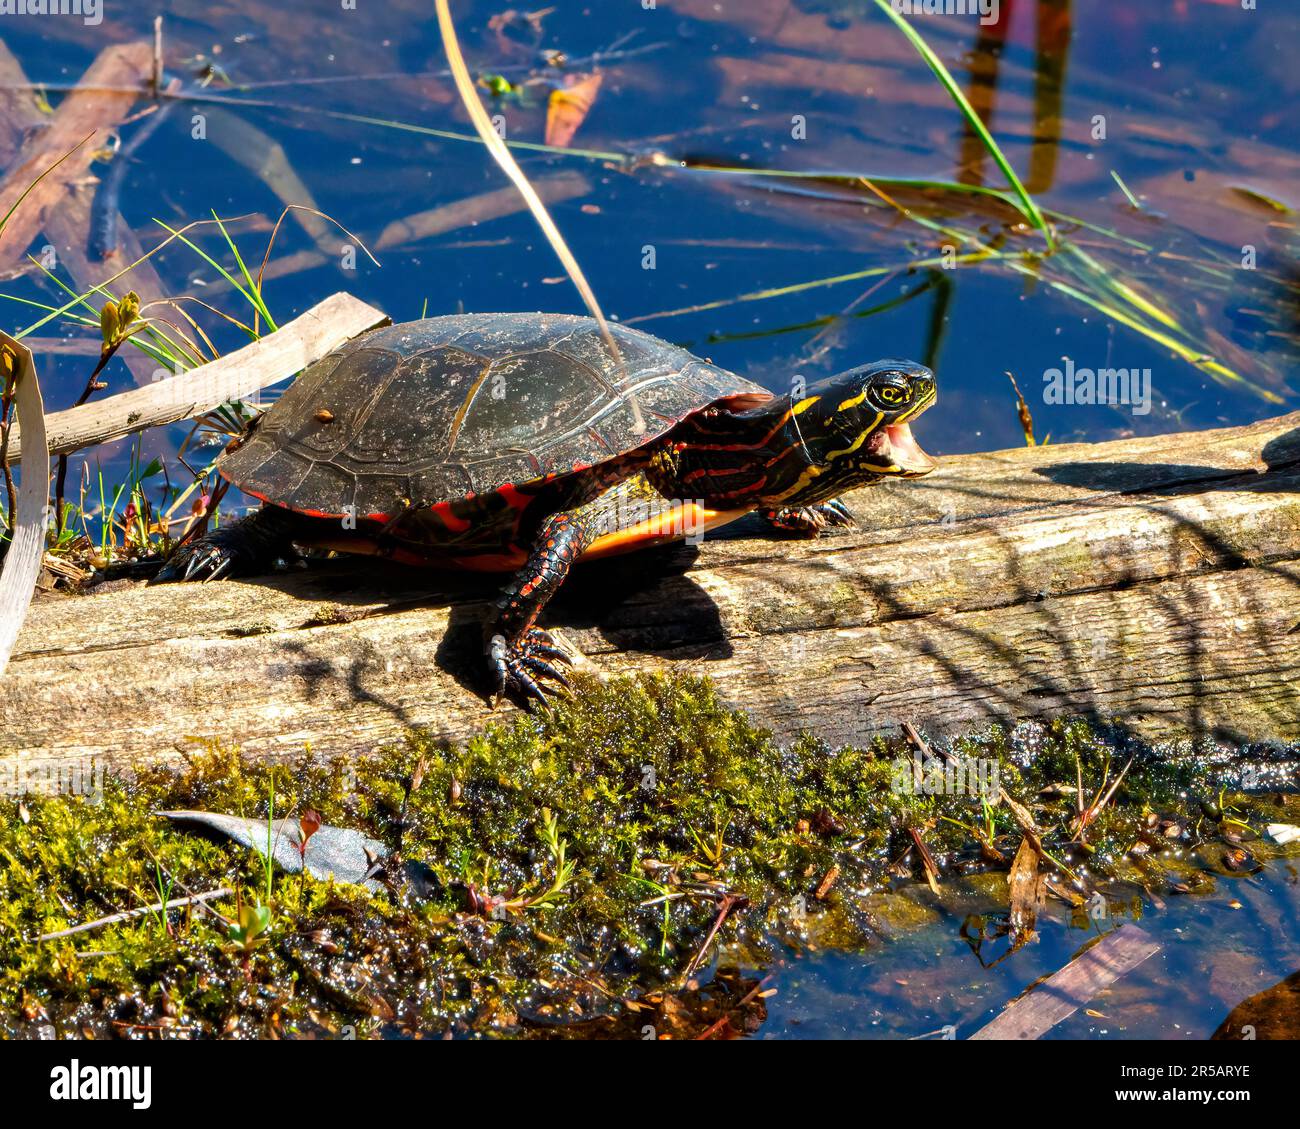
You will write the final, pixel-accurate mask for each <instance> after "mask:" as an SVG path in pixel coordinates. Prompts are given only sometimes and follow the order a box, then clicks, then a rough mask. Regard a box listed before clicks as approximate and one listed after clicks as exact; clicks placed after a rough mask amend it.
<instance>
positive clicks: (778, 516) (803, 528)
mask: <svg viewBox="0 0 1300 1129" xmlns="http://www.w3.org/2000/svg"><path fill="white" fill-rule="evenodd" d="M763 516H764V517H765V518H766V519H767V520H768V522H770V523H771V524H772V525H773V526H775V527H776V528H777V529H780V530H782V531H784V532H786V533H794V534H796V535H798V536H800V537H809V538H812V537H818V536H820V535H821V534H822V533H824V532H825V531H826V530H827V529H831V528H841V529H852V528H854V527H855V526H856V525H857V524H858V523H857V521H856V520H855V519H854V517H853V514H852V513H851V512H850V511H849V508H848V506H846V505H845V504H844V503H843V502H841V501H840V500H839V499H838V498H831V499H830V500H829V501H827V502H820V503H818V504H817V505H815V506H790V507H788V508H786V509H779V510H778V509H770V510H764V511H763Z"/></svg>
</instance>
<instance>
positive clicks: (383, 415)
mask: <svg viewBox="0 0 1300 1129" xmlns="http://www.w3.org/2000/svg"><path fill="white" fill-rule="evenodd" d="M610 330H611V332H612V334H613V336H614V340H615V341H616V342H617V344H618V348H619V351H620V353H621V354H622V364H619V363H618V362H617V361H615V360H614V358H612V357H611V356H609V354H608V350H607V348H606V345H605V343H604V341H603V339H602V338H601V335H600V331H599V329H598V328H597V324H596V322H595V321H594V320H593V319H591V318H584V317H574V316H570V315H565V314H541V313H536V314H534V313H514V314H461V315H456V316H450V317H439V318H428V319H426V320H423V321H413V322H407V323H404V324H402V325H393V326H389V327H387V328H384V329H379V330H376V331H374V332H373V333H370V334H368V335H366V336H365V337H362V338H359V339H357V340H355V341H352V342H349V343H348V344H347V345H344V346H343V347H342V348H340V349H338V350H336V351H335V352H333V353H331V354H330V355H329V356H327V357H324V358H322V359H321V360H319V361H317V362H316V363H315V364H313V365H311V366H310V367H309V368H307V369H306V370H305V371H304V372H303V373H302V374H301V375H300V376H299V377H298V379H297V380H296V381H294V383H293V384H292V385H291V386H290V387H289V388H288V389H287V390H286V391H285V393H284V395H283V397H282V398H281V399H280V400H279V401H277V402H276V403H275V404H274V405H273V406H272V407H271V408H270V409H269V410H268V411H267V412H266V413H265V414H264V415H263V416H262V417H261V418H260V419H259V421H258V423H257V426H256V427H255V428H254V429H253V430H252V432H251V434H249V435H248V436H246V437H245V438H244V439H243V440H242V441H241V442H238V443H236V444H233V445H232V446H231V448H230V449H229V450H228V451H227V452H226V454H224V455H223V456H222V458H221V461H220V463H219V464H218V469H219V470H220V471H221V473H222V475H223V476H225V477H226V478H228V479H229V480H230V481H231V482H232V483H234V484H235V485H236V486H238V487H239V488H240V489H242V490H245V491H247V492H248V493H250V494H253V495H255V496H257V497H259V498H261V499H263V500H264V501H268V502H272V503H275V504H277V505H280V506H285V507H287V508H288V509H292V510H297V511H300V512H304V513H311V514H315V515H325V516H342V515H345V514H354V515H364V516H372V515H373V516H377V517H382V516H383V515H387V514H391V513H394V512H396V511H397V510H399V509H402V508H405V507H407V506H409V505H416V506H431V505H435V504H437V503H440V502H450V501H453V500H457V499H463V498H465V497H469V496H474V495H483V494H487V493H489V492H491V491H498V490H500V489H502V488H503V487H508V486H510V485H519V484H523V483H527V482H530V481H534V480H537V479H540V478H546V477H548V476H556V477H559V476H565V475H571V474H574V473H581V472H583V471H585V470H587V468H589V467H591V466H593V465H596V464H599V463H601V462H604V461H605V460H607V459H610V458H612V457H614V456H616V455H620V454H624V453H626V452H628V451H631V450H634V449H636V448H637V447H641V446H643V445H645V444H647V443H649V442H652V441H653V440H654V439H656V438H658V437H659V436H660V435H663V434H664V433H665V432H666V431H668V430H669V429H670V428H671V427H672V426H673V425H674V424H676V423H678V422H679V421H680V420H681V419H683V418H684V417H685V416H687V415H689V414H691V413H692V412H694V411H697V410H698V409H700V408H703V407H705V406H707V405H708V404H710V403H713V402H715V401H718V400H722V399H726V398H728V397H739V398H740V399H739V400H738V401H737V402H739V403H745V402H747V401H748V400H749V399H751V398H754V399H759V398H762V399H765V398H767V397H768V396H769V393H767V392H765V391H764V390H763V389H762V388H761V387H760V386H759V385H757V384H753V383H752V382H750V381H747V380H744V379H742V378H741V377H738V376H736V375H735V374H733V373H730V372H727V371H726V370H725V369H721V368H718V367H717V366H715V365H711V364H709V363H708V362H706V361H702V360H700V359H699V358H698V357H695V356H692V355H691V354H690V353H688V352H686V351H685V350H684V349H679V348H677V347H676V346H674V345H670V344H668V343H667V342H666V341H661V340H660V339H659V338H657V337H652V336H651V335H650V334H648V333H642V332H640V331H638V330H634V329H628V328H626V327H624V326H619V325H611V326H610Z"/></svg>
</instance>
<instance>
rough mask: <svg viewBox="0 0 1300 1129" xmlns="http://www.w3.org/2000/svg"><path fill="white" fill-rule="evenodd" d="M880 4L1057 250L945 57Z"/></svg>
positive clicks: (879, 1)
mask: <svg viewBox="0 0 1300 1129" xmlns="http://www.w3.org/2000/svg"><path fill="white" fill-rule="evenodd" d="M876 7H877V8H879V9H880V10H881V11H882V12H884V13H885V15H887V16H888V17H889V18H890V19H891V20H893V21H894V23H895V25H896V26H897V27H898V29H899V30H900V31H901V32H902V33H903V34H904V35H905V36H907V39H908V41H909V42H910V43H911V44H912V46H913V47H915V48H916V50H917V53H918V54H919V55H920V56H921V58H922V59H924V60H925V62H926V64H927V65H928V66H929V68H930V70H932V71H933V72H934V74H935V77H936V78H938V80H939V81H940V82H941V83H942V84H943V88H944V89H945V90H947V91H948V94H949V96H950V97H951V98H952V100H953V101H954V102H956V103H957V108H958V109H959V110H960V111H961V112H962V116H963V117H964V118H965V119H966V122H967V124H968V125H969V126H970V127H971V129H973V130H974V131H975V134H976V135H977V136H978V137H979V139H980V140H981V141H982V142H983V143H984V147H985V148H986V149H987V150H988V151H989V156H991V157H992V158H993V160H994V161H995V162H996V163H997V166H998V168H1000V169H1001V170H1002V175H1003V176H1005V177H1006V178H1007V183H1008V184H1009V185H1011V190H1012V191H1013V192H1014V193H1015V194H1016V197H1017V198H1018V199H1019V201H1020V206H1021V211H1022V212H1024V215H1025V218H1026V219H1027V220H1029V222H1030V223H1032V224H1033V225H1034V226H1035V227H1036V228H1038V230H1039V231H1041V232H1042V233H1043V238H1044V239H1045V240H1046V241H1047V247H1048V249H1049V250H1053V251H1054V250H1055V249H1056V240H1055V239H1054V238H1053V236H1052V232H1051V229H1050V228H1049V227H1048V226H1047V220H1046V219H1045V218H1044V217H1043V213H1042V211H1040V210H1039V207H1038V205H1037V204H1036V203H1034V200H1033V197H1032V196H1030V195H1029V192H1028V190H1027V189H1026V188H1025V186H1024V184H1022V183H1021V180H1020V177H1018V176H1017V175H1016V170H1015V169H1013V168H1012V167H1011V162H1010V161H1008V160H1007V158H1006V155H1005V154H1004V153H1003V152H1002V150H1001V149H1000V148H999V147H998V143H997V142H996V141H994V140H993V135H992V134H991V133H989V131H988V127H987V126H986V125H985V124H984V122H983V120H982V119H981V118H980V116H979V114H977V113H976V112H975V108H974V107H973V106H972V105H971V104H970V102H968V101H967V100H966V95H965V94H963V93H962V91H961V87H959V86H958V85H957V81H956V79H954V78H953V77H952V74H951V73H950V72H949V70H948V68H947V67H945V66H944V65H943V60H942V59H940V58H939V56H938V55H936V54H935V53H934V51H932V50H931V49H930V45H929V44H928V43H926V41H925V40H924V39H922V38H921V35H920V33H919V32H917V30H916V29H915V28H914V27H913V26H912V25H911V24H910V23H908V22H907V20H905V19H904V18H903V17H902V15H900V14H899V13H898V12H896V11H894V9H893V7H892V6H891V5H890V3H889V0H876Z"/></svg>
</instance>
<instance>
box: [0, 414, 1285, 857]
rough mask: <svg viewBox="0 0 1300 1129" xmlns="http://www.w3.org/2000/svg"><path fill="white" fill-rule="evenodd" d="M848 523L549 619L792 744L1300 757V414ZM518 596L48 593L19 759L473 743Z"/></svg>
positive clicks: (325, 567) (917, 485)
mask: <svg viewBox="0 0 1300 1129" xmlns="http://www.w3.org/2000/svg"><path fill="white" fill-rule="evenodd" d="M923 426H924V423H923V424H922V427H923ZM922 439H924V436H922ZM848 504H849V506H850V508H852V509H853V511H854V512H855V513H856V514H857V516H858V520H859V525H860V528H859V529H858V530H855V531H852V532H846V533H843V534H838V535H836V536H832V537H824V538H821V539H819V540H816V541H797V540H783V541H780V542H774V541H773V540H771V537H770V535H769V534H767V533H765V531H764V530H763V529H762V528H761V526H760V525H759V524H758V523H757V522H754V521H752V520H749V519H746V520H745V521H742V522H738V523H736V524H735V525H734V526H730V527H728V528H726V529H723V530H721V531H719V532H718V533H717V534H714V535H711V536H708V537H706V538H705V539H704V541H703V542H702V543H701V544H700V545H698V546H689V545H682V546H678V547H675V548H672V549H668V550H665V551H663V552H659V553H636V554H630V555H628V556H626V557H623V558H612V559H610V560H608V561H601V562H596V563H592V564H581V565H579V566H578V567H577V568H576V569H575V570H574V572H573V575H572V576H571V577H570V578H569V580H568V582H567V583H566V584H565V586H564V588H563V589H561V591H560V594H559V596H558V598H557V599H556V600H555V601H554V602H553V603H552V604H551V605H550V606H548V608H547V610H546V614H545V618H544V620H543V622H544V624H545V625H547V626H549V627H554V628H557V629H558V630H560V631H561V632H562V634H563V636H564V637H565V638H566V639H567V640H568V641H569V642H570V643H571V644H572V645H573V646H574V647H576V648H577V650H579V651H580V652H581V653H582V654H583V655H584V656H585V660H586V661H584V662H583V663H582V666H583V669H584V670H586V671H588V672H590V673H592V674H594V675H597V676H601V677H608V676H612V675H617V674H635V673H663V672H673V671H681V672H683V673H691V674H704V675H708V676H710V677H711V678H712V679H713V681H714V684H715V685H716V687H717V689H718V693H719V694H720V696H721V697H722V699H723V700H724V701H725V702H727V703H728V704H730V705H733V706H735V707H737V708H743V709H744V710H746V711H747V712H748V714H749V715H750V717H751V718H752V719H753V721H754V723H755V724H758V725H762V726H765V727H767V728H769V729H771V730H772V731H773V733H774V734H775V735H776V736H777V738H778V739H779V740H781V741H791V740H794V739H795V738H796V737H797V736H798V735H799V733H800V732H801V731H803V730H809V731H812V732H813V733H815V734H816V735H817V736H818V737H820V738H822V739H824V740H825V741H826V742H828V743H829V744H831V745H832V746H833V745H837V744H850V743H851V744H858V745H861V743H863V742H869V741H870V740H871V738H872V736H873V735H875V734H877V733H896V732H898V731H899V730H900V728H901V725H902V723H903V722H904V721H909V722H912V723H913V724H914V725H915V726H917V727H918V728H919V729H921V730H923V731H924V732H926V733H927V734H929V735H933V736H936V737H937V736H943V735H947V734H951V733H954V732H964V731H968V730H970V729H971V728H980V727H983V726H986V725H988V724H990V723H994V722H996V723H1003V724H1015V723H1016V722H1018V721H1022V720H1025V719H1033V718H1038V719H1048V718H1056V717H1061V716H1066V715H1079V716H1082V717H1085V718H1087V719H1090V720H1092V721H1094V722H1096V723H1099V724H1105V723H1109V722H1115V723H1117V724H1119V725H1121V726H1123V727H1124V728H1125V729H1126V730H1127V732H1128V733H1130V734H1132V735H1133V736H1135V737H1138V738H1141V739H1145V740H1148V741H1151V742H1160V743H1166V742H1172V741H1174V740H1176V739H1177V738H1181V737H1191V736H1212V737H1214V738H1216V739H1219V740H1223V741H1225V742H1231V743H1238V742H1241V741H1284V740H1294V739H1298V738H1300V610H1297V597H1298V596H1300V413H1297V414H1293V415H1290V416H1284V417H1282V418H1279V419H1273V420H1266V421H1263V422H1261V423H1258V424H1254V425H1251V426H1249V427H1240V428H1226V429H1222V430H1216V431H1206V432H1194V433H1185V434H1175V435H1161V436H1153V437H1150V438H1143V439H1126V440H1121V441H1118V442H1114V443H1098V444H1083V443H1080V444H1063V445H1060V446H1057V445H1056V444H1050V445H1048V446H1046V447H1033V448H1029V447H1018V448H1016V449H1014V450H1011V451H999V452H993V453H987V454H976V455H964V456H959V457H949V458H947V459H945V460H944V461H943V462H942V463H941V465H940V467H939V470H938V471H936V473H935V474H933V475H931V476H929V477H928V478H925V479H922V480H920V481H917V482H906V483H898V484H892V485H884V484H882V485H880V486H875V487H872V488H871V489H869V490H864V491H859V492H856V493H853V494H851V495H850V496H849V498H848ZM500 584H501V579H500V578H499V577H492V576H486V577H476V576H472V575H467V574H448V573H441V574H435V573H429V572H425V571H421V570H419V569H413V568H401V567H399V566H396V565H391V566H385V565H383V564H381V563H379V562H376V561H374V560H367V559H353V560H346V559H342V560H338V561H333V562H319V563H317V564H315V565H313V566H312V567H311V568H309V569H307V570H305V571H301V572H294V573H290V574H277V575H271V576H265V577H258V578H251V579H249V580H247V581H230V582H221V583H217V584H188V585H183V584H176V585H156V586H152V587H144V586H132V587H127V586H118V587H117V590H115V591H113V592H111V593H107V592H106V593H104V594H102V595H96V594H94V593H93V592H92V594H90V595H88V596H85V597H82V598H78V599H41V600H38V601H37V603H36V604H35V605H34V606H33V608H32V610H31V612H30V613H29V616H28V622H27V625H26V627H25V628H24V629H23V633H22V636H21V637H20V639H19V642H18V645H17V646H16V648H15V652H14V659H13V661H12V662H11V664H10V667H9V672H8V675H7V677H6V678H5V680H4V681H3V682H0V765H3V764H4V763H5V761H6V760H7V759H14V760H18V759H21V758H22V757H24V756H28V755H30V756H41V757H47V758H55V759H57V758H63V757H67V758H74V757H76V758H79V757H86V756H91V755H94V756H96V757H102V758H103V759H104V760H105V762H106V763H116V764H126V763H130V762H131V761H132V760H134V759H137V758H143V759H145V760H150V761H154V762H157V761H159V760H165V759H175V760H179V759H180V755H179V750H182V749H188V748H190V747H192V745H193V740H194V739H198V740H214V741H218V742H221V743H224V744H227V745H231V746H236V745H237V746H240V747H242V748H243V750H244V751H245V752H246V753H248V754H249V755H252V756H292V755H295V754H297V753H300V752H301V751H302V749H303V748H304V746H306V745H310V746H311V748H312V751H313V752H314V753H316V754H318V755H321V756H328V755H340V754H356V753H361V752H367V751H372V750H376V749H379V748H382V747H384V746H386V745H390V744H394V743H397V742H400V741H402V740H403V739H404V736H405V734H406V733H407V731H408V730H409V729H411V728H413V727H414V728H423V729H426V730H428V731H429V732H430V733H431V735H433V736H435V737H437V738H441V739H444V740H447V741H451V742H461V741H464V740H466V739H468V738H469V737H471V736H472V735H474V734H475V733H477V732H479V731H480V730H481V729H482V727H483V726H484V725H485V724H487V723H488V722H489V721H492V720H498V721H500V720H502V713H503V712H504V711H498V712H497V713H496V714H495V715H494V714H493V713H492V711H491V710H490V709H489V707H488V705H487V703H486V701H485V700H484V698H483V697H481V696H480V695H479V694H477V693H476V692H475V691H476V689H478V688H479V687H480V686H481V682H480V680H481V678H482V670H483V655H482V624H483V622H484V619H485V618H486V617H487V616H488V615H489V614H490V611H491V608H490V605H491V602H492V601H493V600H494V599H495V597H496V594H497V591H498V589H499V585H500ZM217 672H219V675H220V676H219V677H214V674H215V673H217ZM87 686H94V687H96V688H97V689H96V693H94V694H91V695H87V694H86V690H85V688H86V687H87ZM19 750H24V751H25V752H19ZM1025 823H1026V825H1027V828H1026V829H1027V830H1030V831H1032V830H1033V823H1032V819H1031V820H1026V821H1025ZM1040 841H1041V840H1040Z"/></svg>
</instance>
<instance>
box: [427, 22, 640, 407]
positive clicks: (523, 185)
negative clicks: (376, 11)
mask: <svg viewBox="0 0 1300 1129" xmlns="http://www.w3.org/2000/svg"><path fill="white" fill-rule="evenodd" d="M435 5H436V8H437V12H438V29H439V31H441V33H442V42H443V46H444V47H445V48H446V51H447V62H448V63H449V64H450V65H451V74H452V78H453V79H454V81H455V83H456V89H457V91H458V92H459V93H460V97H461V101H462V102H464V104H465V109H466V111H467V112H468V113H469V116H470V120H471V121H472V122H473V123H474V128H475V129H476V130H477V131H478V135H479V136H480V137H481V138H482V139H483V144H484V145H486V146H487V149H488V152H489V153H491V154H492V157H493V159H494V160H495V161H496V162H497V164H498V165H500V166H501V170H502V171H503V172H504V173H505V174H506V176H508V177H509V178H510V180H511V182H512V183H513V184H514V186H515V187H516V188H517V189H519V194H520V195H521V196H523V198H524V202H525V203H526V204H527V205H528V210H529V211H530V212H532V213H533V218H534V219H535V220H536V221H537V224H538V226H539V227H540V228H541V229H542V234H543V235H545V236H546V239H547V242H549V243H550V245H551V247H552V248H553V249H554V251H555V254H556V256H557V257H558V258H559V260H560V262H561V263H562V264H563V265H564V269H565V270H566V271H567V272H568V275H569V278H570V279H572V280H573V285H574V286H575V287H576V288H577V290H578V293H579V294H580V295H581V296H582V301H583V303H584V304H585V305H586V307H587V309H588V310H589V311H591V316H592V317H593V318H595V319H596V322H597V324H598V325H599V326H600V333H601V336H602V337H603V338H604V339H605V345H606V347H607V348H608V349H609V351H610V353H611V355H612V356H613V357H614V359H615V361H616V363H621V360H622V357H621V354H620V353H619V349H618V345H617V344H615V342H614V336H613V334H612V333H610V331H609V325H608V324H607V323H606V321H605V315H604V314H603V313H602V312H601V309H600V304H599V303H598V302H597V301H596V295H595V292H594V291H593V290H592V289H591V286H590V284H589V283H588V282H587V276H586V275H584V274H583V273H582V268H581V267H580V266H579V265H578V260H577V259H576V258H574V256H573V252H572V251H570V250H569V247H568V244H566V243H565V241H564V236H562V235H561V234H560V229H559V228H558V227H556V226H555V221H554V220H552V219H551V215H550V213H549V212H548V211H547V210H546V205H545V204H543V203H542V198H541V197H540V196H538V195H537V192H536V190H535V189H534V188H533V186H532V185H531V184H529V182H528V178H527V177H526V176H525V175H524V172H523V169H521V168H520V167H519V165H518V163H517V162H516V161H515V159H514V157H513V156H511V154H510V150H509V149H508V148H506V144H505V142H504V141H502V140H501V137H500V136H499V135H498V134H497V132H496V130H494V129H493V128H492V122H491V120H490V119H489V118H488V115H487V111H486V110H485V109H483V103H482V102H481V101H480V100H479V96H478V93H477V92H476V91H475V89H474V80H473V79H471V78H470V75H469V69H468V68H467V67H466V66H465V59H464V57H463V56H462V55H461V53H460V44H459V43H458V42H457V39H456V27H455V25H454V24H453V23H452V19H451V10H450V9H449V8H448V7H447V0H435ZM631 404H632V407H633V411H634V412H636V415H637V422H638V423H639V424H641V425H642V426H644V423H643V422H642V421H641V418H640V412H639V411H638V410H637V407H636V401H635V400H632V401H631Z"/></svg>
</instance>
